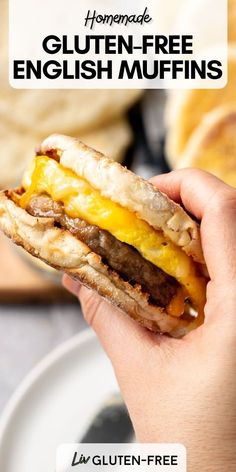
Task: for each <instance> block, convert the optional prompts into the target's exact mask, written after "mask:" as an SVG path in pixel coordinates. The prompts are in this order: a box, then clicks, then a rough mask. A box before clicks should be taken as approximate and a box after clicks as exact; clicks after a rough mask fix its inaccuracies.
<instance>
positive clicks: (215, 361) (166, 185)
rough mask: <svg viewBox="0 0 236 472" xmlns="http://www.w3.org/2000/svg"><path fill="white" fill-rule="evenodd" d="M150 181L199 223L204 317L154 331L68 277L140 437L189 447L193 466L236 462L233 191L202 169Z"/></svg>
mask: <svg viewBox="0 0 236 472" xmlns="http://www.w3.org/2000/svg"><path fill="white" fill-rule="evenodd" d="M152 183H153V184H154V185H156V186H157V187H158V188H159V189H160V190H161V191H163V192H164V193H166V194H168V195H169V196H170V197H171V198H172V199H173V200H175V201H177V202H180V203H182V204H183V206H184V207H185V209H186V210H187V211H188V212H190V213H191V214H192V215H194V216H195V217H196V218H197V219H198V220H199V221H200V222H201V238H202V246H203V252H204V256H205V260H206V264H207V268H208V271H209V275H210V281H209V283H208V287H207V303H206V307H205V323H204V325H202V326H201V327H200V328H198V329H197V330H195V331H193V332H191V333H189V334H188V335H187V336H185V337H184V338H183V339H178V340H177V339H173V338H169V337H167V336H161V335H154V334H153V333H150V332H148V331H147V330H145V329H143V328H142V327H140V326H138V325H137V324H136V323H134V322H133V321H132V320H131V319H129V318H128V317H126V316H124V315H123V314H122V313H120V312H119V311H118V310H117V309H115V308H113V307H112V306H111V305H110V304H108V303H107V302H105V301H104V300H102V299H101V298H100V297H99V296H98V295H96V294H94V292H92V291H91V290H88V289H86V288H85V287H82V286H80V285H79V283H77V282H75V281H73V280H71V279H70V278H69V277H68V276H64V285H65V286H66V287H67V288H68V290H70V291H71V292H73V293H74V294H75V295H77V296H78V297H79V299H80V301H81V305H82V309H83V312H84V315H85V318H86V320H87V321H88V323H89V324H90V325H91V326H92V327H93V328H94V330H95V331H96V333H97V335H98V337H99V339H100V341H101V343H102V344H103V346H104V348H105V350H106V352H107V354H108V356H109V357H110V359H111V361H112V363H113V366H114V369H115V372H116V376H117V379H118V382H119V385H120V388H121V391H122V394H123V397H124V400H125V402H126V404H127V407H128V409H129V412H130V416H131V419H132V421H133V424H134V428H135V432H136V436H137V440H138V441H140V442H169V443H171V442H174V443H176V442H177V443H182V444H184V445H185V446H186V447H187V452H188V470H189V471H190V472H199V471H200V470H201V472H208V471H209V472H210V471H211V472H213V471H214V472H219V471H220V472H222V471H223V470H227V472H231V471H233V470H235V467H236V453H235V441H236V414H235V403H236V376H235V372H236V326H235V324H236V321H235V318H236V190H234V189H232V188H231V187H229V186H227V185H225V184H224V183H222V182H221V181H220V180H218V179H216V178H215V177H213V176H211V175H210V174H207V173H204V172H202V171H199V170H190V169H189V170H188V169H185V170H180V171H176V172H172V173H170V174H165V175H162V176H158V177H154V178H153V179H152Z"/></svg>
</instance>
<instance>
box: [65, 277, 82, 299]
mask: <svg viewBox="0 0 236 472" xmlns="http://www.w3.org/2000/svg"><path fill="white" fill-rule="evenodd" d="M62 284H63V286H64V287H65V288H66V289H67V290H68V291H69V292H70V293H72V294H73V295H75V296H78V294H79V289H80V287H81V284H80V283H79V282H78V280H74V279H72V278H71V277H69V275H67V274H65V275H64V276H63V279H62Z"/></svg>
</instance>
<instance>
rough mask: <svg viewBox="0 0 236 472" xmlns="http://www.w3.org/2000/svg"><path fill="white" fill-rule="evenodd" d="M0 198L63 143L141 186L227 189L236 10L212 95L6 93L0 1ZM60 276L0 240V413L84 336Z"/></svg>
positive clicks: (233, 180)
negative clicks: (184, 175) (182, 175)
mask: <svg viewBox="0 0 236 472" xmlns="http://www.w3.org/2000/svg"><path fill="white" fill-rule="evenodd" d="M0 7H1V15H0V51H1V56H0V61H1V66H0V83H1V88H0V150H1V152H0V169H1V170H0V188H1V189H4V188H5V187H7V186H10V187H14V186H17V185H19V184H20V179H21V176H22V172H23V169H24V168H25V167H26V166H27V163H28V162H29V161H30V159H31V158H32V157H33V155H34V149H35V147H37V145H38V144H39V143H40V141H41V140H42V139H44V138H45V137H46V136H47V135H49V134H51V133H54V132H56V133H63V134H68V135H71V136H75V137H79V138H80V139H81V140H83V141H84V142H85V143H86V144H88V145H90V146H92V147H94V148H95V149H97V150H99V151H101V152H103V153H104V154H107V155H108V156H110V157H112V158H113V159H115V160H117V161H119V162H121V163H123V164H124V165H127V166H128V167H129V168H131V169H132V170H133V171H134V172H136V173H138V174H139V175H142V176H143V177H145V178H149V177H150V176H152V175H154V174H158V173H161V172H168V171H169V170H171V169H175V168H181V167H199V168H202V169H206V170H207V171H209V172H212V173H213V174H215V175H217V176H218V177H220V178H221V179H223V180H224V181H225V182H227V183H229V184H230V185H233V186H235V187H236V0H229V32H228V36H229V57H228V70H229V81H228V85H227V86H226V87H225V88H224V89H222V90H179V91H169V92H168V91H167V92H164V91H158V90H149V91H146V92H145V91H139V90H13V89H12V88H10V86H9V84H8V78H7V60H8V45H7V25H8V20H7V2H6V1H5V0H0ZM60 280H61V275H60V274H58V273H56V272H55V271H53V270H51V269H48V268H47V267H46V266H45V265H43V264H41V263H39V262H38V261H36V260H34V259H33V258H31V257H29V256H27V255H26V254H25V253H24V254H23V252H22V251H21V250H20V249H19V248H16V247H15V246H13V245H12V244H11V243H10V242H9V241H7V240H6V238H5V237H4V236H2V235H0V411H2V409H3V407H4V406H5V404H6V402H7V400H8V399H9V398H10V396H11V394H12V392H13V391H15V389H16V387H17V386H18V384H19V383H20V381H21V380H22V379H23V378H24V377H25V375H26V374H27V373H28V372H29V371H30V369H31V368H32V367H33V366H34V365H35V364H36V363H37V362H38V361H39V360H41V359H42V358H43V357H44V356H45V355H46V354H47V353H49V352H50V351H51V350H52V349H53V348H55V347H56V346H58V345H60V344H61V343H62V342H63V341H66V340H68V339H70V338H71V337H72V336H73V335H75V334H76V333H79V332H81V331H83V330H85V328H86V325H85V322H84V320H83V318H82V315H81V312H80V307H79V305H78V302H77V300H75V299H74V298H73V297H72V296H71V295H69V294H68V293H66V292H65V291H64V290H63V288H62V287H61V283H60Z"/></svg>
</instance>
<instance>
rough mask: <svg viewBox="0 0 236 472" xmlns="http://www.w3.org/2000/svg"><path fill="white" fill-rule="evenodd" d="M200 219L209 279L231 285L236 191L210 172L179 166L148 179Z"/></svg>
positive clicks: (235, 263)
mask: <svg viewBox="0 0 236 472" xmlns="http://www.w3.org/2000/svg"><path fill="white" fill-rule="evenodd" d="M151 182H152V183H153V184H154V185H155V186H157V187H158V189H159V190H161V191H162V192H164V193H166V194H167V195H168V196H169V197H170V198H172V199H173V200H175V201H176V202H178V203H182V204H183V206H184V207H185V209H186V210H187V211H188V212H189V213H191V214H192V215H194V216H195V217H196V218H197V219H198V220H201V238H202V246H203V253H204V256H205V260H206V264H207V268H208V271H209V274H210V277H211V279H212V280H215V281H219V283H220V284H221V285H222V281H223V282H224V283H223V285H226V284H227V283H228V286H231V285H232V284H234V283H235V282H234V281H235V272H236V269H235V266H236V246H235V240H236V190H235V189H233V188H232V187H230V186H229V185H227V184H225V183H224V182H222V181H221V180H219V179H217V178H216V177H214V176H213V175H211V174H209V173H207V172H204V171H201V170H197V169H181V170H177V171H174V172H170V173H169V174H164V175H160V176H157V177H154V178H153V179H151Z"/></svg>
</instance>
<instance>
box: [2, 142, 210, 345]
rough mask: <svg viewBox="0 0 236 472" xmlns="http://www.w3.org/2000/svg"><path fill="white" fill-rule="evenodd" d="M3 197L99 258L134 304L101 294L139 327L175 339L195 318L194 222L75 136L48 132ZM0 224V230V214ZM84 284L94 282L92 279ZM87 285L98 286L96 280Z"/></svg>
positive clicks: (200, 290)
mask: <svg viewBox="0 0 236 472" xmlns="http://www.w3.org/2000/svg"><path fill="white" fill-rule="evenodd" d="M142 197H143V198H142ZM4 198H5V199H6V198H7V199H10V200H11V202H12V203H13V204H14V205H15V206H16V207H18V208H19V209H21V210H22V211H24V212H26V213H27V215H28V217H29V218H33V219H34V221H35V220H38V221H40V220H41V221H46V220H47V219H48V221H49V220H50V221H51V223H52V222H53V225H54V227H55V228H57V229H58V231H63V232H68V233H69V234H70V235H71V236H72V237H73V238H76V239H77V240H78V241H79V242H81V243H83V245H84V246H85V247H87V248H88V250H89V251H91V253H92V254H94V255H97V256H99V261H100V262H99V264H100V265H99V264H98V267H100V268H102V270H101V272H104V270H105V271H106V277H108V278H109V277H110V279H111V280H112V283H113V285H114V284H117V283H118V282H117V281H118V280H119V283H118V285H119V286H121V287H122V290H123V291H124V292H125V293H126V295H128V296H129V297H130V298H132V300H135V303H136V305H135V307H136V308H135V309H134V307H133V305H132V309H131V308H130V306H129V303H128V302H127V299H126V297H125V296H124V300H125V299H126V302H124V303H123V304H122V302H120V296H118V294H117V296H115V295H114V294H113V295H111V293H110V294H109V295H107V294H104V291H103V292H102V290H100V293H101V292H102V293H101V294H102V295H103V296H105V297H106V298H108V299H110V300H112V301H113V303H115V304H116V305H117V306H119V307H121V308H122V310H123V311H126V312H127V313H128V314H130V315H131V316H132V317H134V318H136V319H138V321H139V322H141V323H142V324H143V325H144V326H146V327H148V328H149V329H152V330H153V331H162V332H166V333H170V334H172V335H174V336H179V335H182V334H185V333H186V332H188V331H189V330H191V329H193V328H194V327H196V326H197V325H199V324H201V323H202V321H203V308H204V304H205V286H206V279H205V278H204V277H203V275H202V274H201V264H202V261H203V260H202V252H201V245H200V239H199V229H198V227H197V224H196V223H195V222H193V221H192V220H191V218H189V216H188V215H187V214H186V213H185V212H184V211H183V210H182V208H180V207H179V205H177V204H175V203H174V202H171V201H170V200H169V199H168V197H166V196H165V195H163V194H161V193H160V192H159V191H158V190H157V189H155V188H154V187H153V186H152V185H151V184H149V183H148V182H146V181H144V180H143V179H140V178H139V177H137V176H135V175H134V174H132V173H131V172H130V171H128V170H127V169H125V168H123V167H122V166H121V165H120V164H117V163H114V162H113V161H111V160H109V159H108V158H105V157H104V156H102V155H101V154H100V153H97V152H96V151H94V150H92V149H91V148H88V147H87V146H85V145H83V144H82V143H80V142H79V141H76V140H73V139H71V138H68V137H63V136H52V137H50V138H48V139H47V140H46V141H45V142H44V143H43V144H42V145H41V147H40V149H39V151H38V155H37V156H36V158H35V159H34V161H33V163H32V166H31V169H30V171H28V172H27V173H26V175H25V177H24V179H23V187H22V189H20V190H17V191H11V192H8V193H5V195H4ZM3 206H4V205H2V207H3ZM157 207H159V208H157ZM158 211H159V216H158V217H157V213H158ZM0 226H2V229H3V230H4V227H3V226H4V225H3V224H1V214H0ZM5 232H7V231H6V230H5ZM8 235H9V236H10V237H12V238H13V239H15V240H16V238H14V236H13V235H12V234H8ZM16 242H17V241H16ZM22 245H23V246H24V242H23V244H22ZM191 251H192V255H191V254H190V253H191ZM39 257H42V256H40V255H39ZM46 262H48V263H49V264H51V265H53V264H52V261H51V260H48V259H47V258H46ZM58 265H59V267H60V264H58ZM98 267H97V270H98ZM104 267H106V269H104ZM62 268H63V267H62ZM74 269H75V268H71V270H72V271H73V270H74ZM98 272H99V271H98ZM87 274H88V268H87ZM108 274H109V275H108ZM74 276H75V274H74ZM77 276H78V278H80V280H82V282H86V281H85V279H84V278H83V277H82V274H81V273H80V276H79V275H78V274H77ZM94 276H95V275H94ZM85 278H86V277H85ZM95 278H96V277H95ZM87 285H89V286H92V285H94V284H93V283H92V280H91V278H90V279H89V283H88V282H87ZM93 288H96V289H97V290H98V291H99V282H98V281H96V283H95V286H94V287H93ZM140 297H141V298H140ZM141 300H143V301H145V302H144V303H141ZM132 303H133V302H132ZM121 305H122V306H121ZM141 309H142V312H143V313H141V311H140V310H141Z"/></svg>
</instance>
